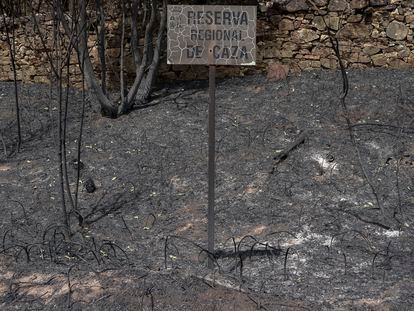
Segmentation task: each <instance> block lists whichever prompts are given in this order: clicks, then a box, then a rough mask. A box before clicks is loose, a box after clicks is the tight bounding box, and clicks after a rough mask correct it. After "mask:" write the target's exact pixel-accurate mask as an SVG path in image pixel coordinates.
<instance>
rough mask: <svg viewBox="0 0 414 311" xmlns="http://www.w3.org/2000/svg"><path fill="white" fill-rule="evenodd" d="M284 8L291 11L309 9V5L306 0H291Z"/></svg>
mask: <svg viewBox="0 0 414 311" xmlns="http://www.w3.org/2000/svg"><path fill="white" fill-rule="evenodd" d="M284 9H285V10H286V11H288V12H290V13H293V12H298V11H307V10H309V6H308V4H307V2H306V0H291V1H289V2H288V3H286V4H285V5H284Z"/></svg>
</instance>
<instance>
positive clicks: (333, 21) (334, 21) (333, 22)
mask: <svg viewBox="0 0 414 311" xmlns="http://www.w3.org/2000/svg"><path fill="white" fill-rule="evenodd" d="M339 21H340V19H339V17H338V16H331V17H329V19H328V22H327V24H328V27H329V28H331V29H333V30H338V29H339Z"/></svg>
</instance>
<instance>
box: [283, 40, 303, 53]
mask: <svg viewBox="0 0 414 311" xmlns="http://www.w3.org/2000/svg"><path fill="white" fill-rule="evenodd" d="M282 47H283V49H284V50H291V51H297V50H298V49H299V46H298V45H297V44H296V43H293V42H291V41H287V42H285V43H283V46H282Z"/></svg>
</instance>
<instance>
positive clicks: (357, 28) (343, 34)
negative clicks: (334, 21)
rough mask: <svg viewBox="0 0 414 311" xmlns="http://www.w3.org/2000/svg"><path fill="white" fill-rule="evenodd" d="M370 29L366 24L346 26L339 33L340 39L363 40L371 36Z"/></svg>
mask: <svg viewBox="0 0 414 311" xmlns="http://www.w3.org/2000/svg"><path fill="white" fill-rule="evenodd" d="M370 27H371V26H367V25H365V24H346V25H345V26H344V27H343V28H342V29H341V30H339V32H338V38H348V39H362V38H367V37H369V35H370Z"/></svg>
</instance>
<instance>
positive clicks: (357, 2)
mask: <svg viewBox="0 0 414 311" xmlns="http://www.w3.org/2000/svg"><path fill="white" fill-rule="evenodd" d="M368 4H369V1H368V0H352V1H351V8H352V9H363V8H366V7H367V6H368Z"/></svg>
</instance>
